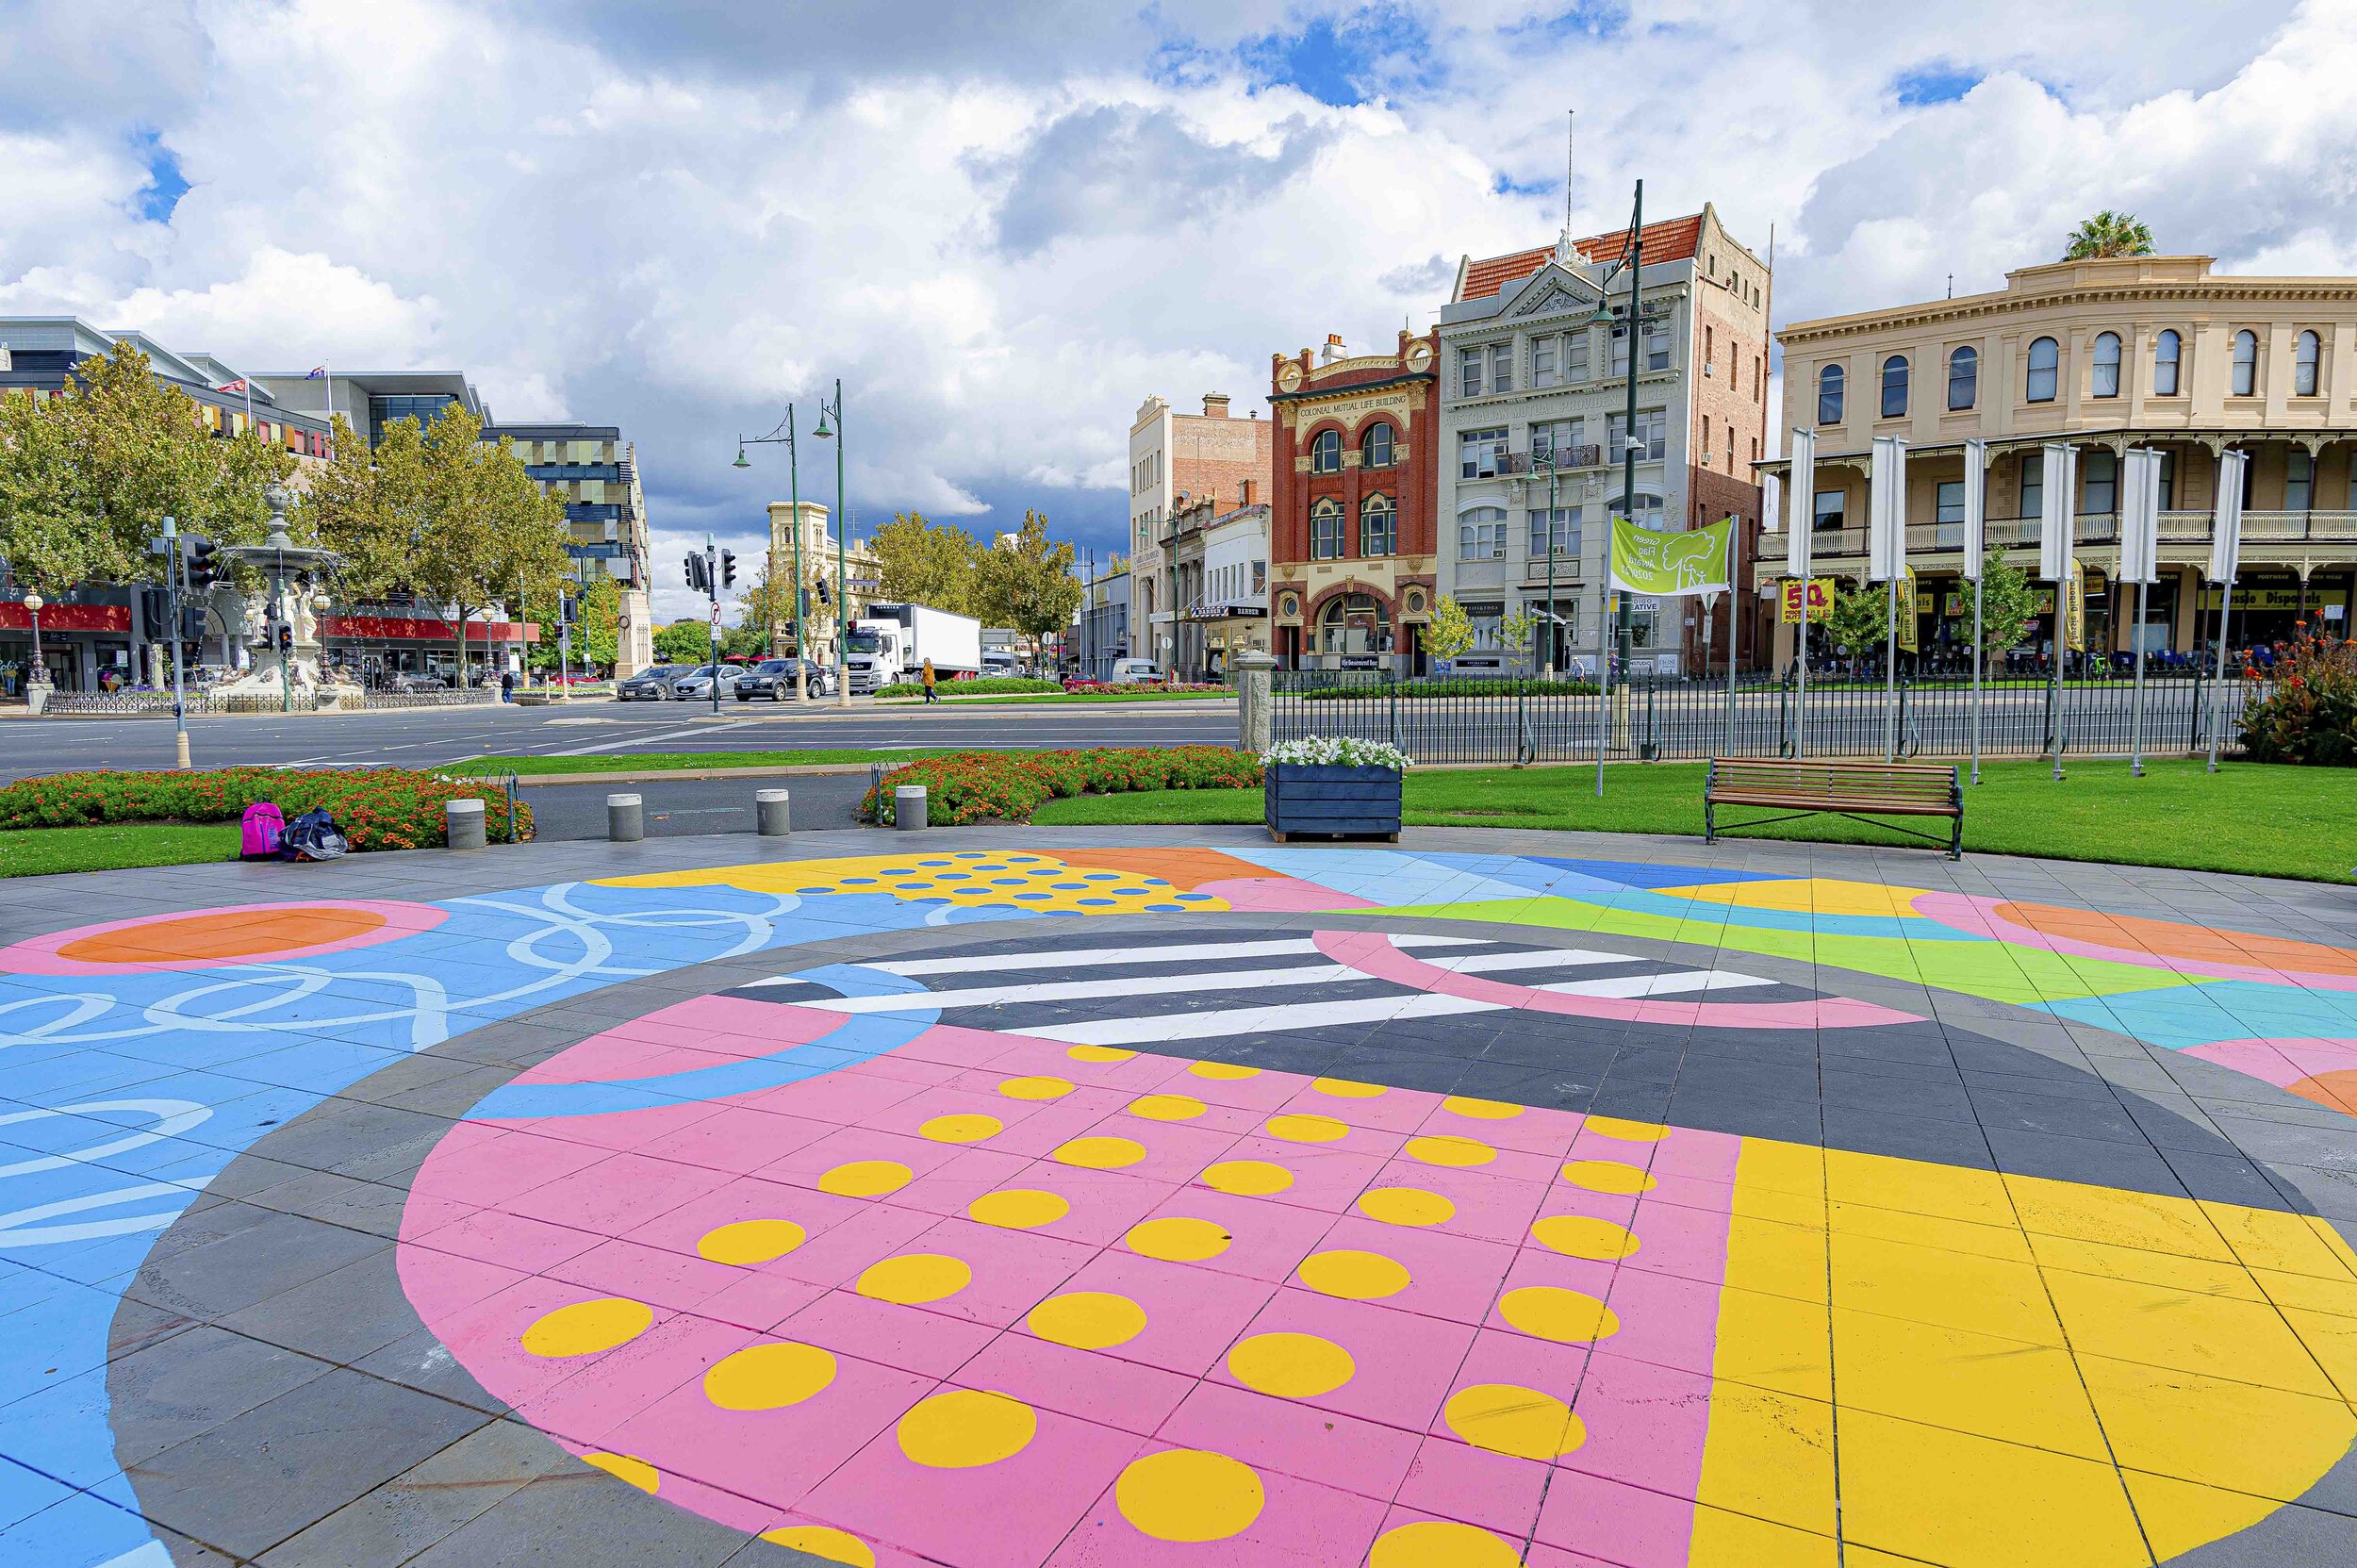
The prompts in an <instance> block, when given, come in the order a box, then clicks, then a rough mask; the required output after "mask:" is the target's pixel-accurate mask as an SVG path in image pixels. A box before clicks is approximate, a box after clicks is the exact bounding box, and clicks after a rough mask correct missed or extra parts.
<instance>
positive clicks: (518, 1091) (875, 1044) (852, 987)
mask: <svg viewBox="0 0 2357 1568" xmlns="http://www.w3.org/2000/svg"><path fill="white" fill-rule="evenodd" d="M792 978H794V979H796V980H806V981H809V982H811V983H812V984H814V985H823V986H825V987H826V988H827V989H829V990H831V991H832V992H834V993H835V994H836V995H837V996H843V997H885V996H911V995H914V996H927V995H930V994H931V993H930V992H929V991H928V990H927V988H926V986H925V985H924V983H923V982H921V981H915V980H909V979H906V978H904V977H902V976H899V975H894V974H887V973H885V972H884V971H883V970H882V969H869V968H865V967H862V966H859V965H856V964H830V965H827V966H823V967H821V968H816V969H804V970H801V971H800V972H799V973H798V974H796V975H794V976H793V977H792ZM940 1019H941V1009H939V1008H937V1007H927V1008H917V1009H913V1010H911V1011H910V1012H907V1013H896V1014H893V1015H889V1016H865V1015H851V1016H848V1017H846V1018H845V1019H844V1020H843V1022H842V1023H840V1024H838V1025H836V1026H835V1027H834V1028H833V1029H832V1030H830V1031H828V1032H826V1033H825V1034H823V1035H821V1036H819V1037H818V1038H817V1039H816V1040H812V1041H807V1042H805V1043H803V1044H801V1045H789V1046H787V1047H785V1048H783V1049H781V1050H780V1051H778V1052H777V1053H776V1054H775V1055H771V1056H758V1057H751V1058H748V1059H747V1060H745V1061H742V1062H729V1063H724V1064H721V1065H717V1066H711V1067H693V1068H689V1069H688V1070H687V1071H685V1072H676V1073H664V1074H661V1075H659V1076H657V1077H653V1078H632V1079H618V1080H613V1081H603V1082H592V1083H510V1084H507V1085H506V1086H504V1087H503V1088H498V1089H494V1090H492V1091H491V1092H490V1093H489V1094H487V1095H486V1096H484V1097H483V1098H482V1100H481V1101H480V1102H479V1103H478V1104H477V1105H476V1106H475V1108H474V1109H473V1110H472V1111H470V1112H469V1113H468V1114H467V1119H468V1120H469V1121H525V1120H535V1119H537V1118H540V1117H544V1116H604V1115H611V1114H614V1113H616V1112H619V1111H649V1110H653V1109H656V1108H658V1107H661V1106H666V1105H686V1104H691V1103H693V1102H694V1101H697V1100H705V1099H721V1098H726V1097H728V1096H730V1095H750V1094H758V1093H759V1092H761V1091H762V1090H764V1089H778V1088H783V1087H784V1086H785V1085H786V1084H788V1083H799V1082H801V1081H803V1080H805V1079H812V1078H816V1077H818V1076H819V1075H820V1074H821V1073H831V1072H834V1071H836V1070H838V1069H840V1068H843V1067H851V1066H857V1065H859V1064H860V1063H862V1062H872V1061H874V1060H875V1059H876V1058H877V1057H879V1056H882V1054H883V1053H884V1052H886V1051H888V1050H892V1049H894V1048H898V1047H900V1046H905V1045H907V1044H908V1043H909V1042H910V1041H911V1040H914V1039H915V1038H916V1037H917V1036H918V1035H920V1034H922V1033H924V1032H926V1031H927V1030H929V1029H931V1027H932V1026H933V1025H934V1024H935V1023H938V1022H939V1021H940Z"/></svg>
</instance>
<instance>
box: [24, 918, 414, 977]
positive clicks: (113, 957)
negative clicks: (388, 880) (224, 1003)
mask: <svg viewBox="0 0 2357 1568" xmlns="http://www.w3.org/2000/svg"><path fill="white" fill-rule="evenodd" d="M384 925H385V916H382V915H379V914H377V913H376V912H374V911H373V910H366V909H339V908H336V907H334V906H332V905H322V906H321V907H318V908H301V909H268V910H255V911H251V912H249V911H244V910H232V911H227V912H223V913H219V914H212V915H190V916H183V917H182V918H180V919H176V920H150V921H148V922H146V923H145V924H143V925H137V926H126V927H124V928H123V929H121V930H118V931H105V932H97V933H92V934H91V935H89V936H84V937H80V938H77V939H76V940H74V941H72V942H68V943H67V944H66V945H65V946H64V947H62V948H59V949H58V957H59V958H71V959H74V960H76V961H78V962H80V963H84V964H154V963H158V962H169V961H171V960H173V959H194V958H248V957H255V956H259V955H264V954H269V953H282V952H287V951H289V950H296V949H305V948H317V947H321V946H323V945H325V944H327V943H330V942H349V941H351V940H352V939H353V938H354V937H357V936H366V935H368V934H369V933H371V932H373V931H379V930H382V929H383V928H384Z"/></svg>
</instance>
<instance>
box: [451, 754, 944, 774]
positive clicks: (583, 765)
mask: <svg viewBox="0 0 2357 1568" xmlns="http://www.w3.org/2000/svg"><path fill="white" fill-rule="evenodd" d="M943 754H944V753H943V752H941V751H859V750H855V749H854V750H846V749H842V748H837V749H834V750H826V749H821V750H818V751H601V752H598V753H597V754H595V755H593V756H586V757H469V758H468V759H467V760H466V761H464V762H453V763H446V764H444V765H443V766H441V767H437V768H436V769H435V771H436V772H437V773H449V774H453V775H455V776H457V777H461V778H480V777H486V776H490V777H496V776H498V775H499V774H502V773H638V772H648V773H655V772H663V773H668V772H672V771H674V770H677V769H681V768H701V767H816V766H818V765H821V764H826V763H847V762H849V763H858V762H888V763H891V764H892V765H893V766H895V767H898V766H899V765H900V764H901V763H904V762H915V760H916V759H917V758H919V757H933V756H941V755H943Z"/></svg>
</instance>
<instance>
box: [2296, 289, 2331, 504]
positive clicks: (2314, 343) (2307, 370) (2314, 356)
mask: <svg viewBox="0 0 2357 1568" xmlns="http://www.w3.org/2000/svg"><path fill="white" fill-rule="evenodd" d="M2323 360H2324V343H2323V341H2322V340H2321V339H2319V338H2317V337H2316V334H2315V333H2313V332H2303V333H2301V334H2300V335H2299V338H2297V339H2296V340H2295V341H2294V342H2293V344H2292V396H2294V397H2296V398H2312V397H2315V396H2316V370H2317V367H2318V366H2319V365H2320V364H2322V362H2323ZM2303 510H2304V508H2303Z"/></svg>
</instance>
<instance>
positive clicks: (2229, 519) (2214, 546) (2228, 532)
mask: <svg viewBox="0 0 2357 1568" xmlns="http://www.w3.org/2000/svg"><path fill="white" fill-rule="evenodd" d="M2249 466H2250V454H2249V453H2247V452H2242V451H2231V452H2221V453H2219V454H2217V510H2216V511H2215V512H2213V513H2212V514H2211V517H2212V521H2211V524H2210V581H2211V582H2212V583H2231V582H2233V580H2234V574H2235V573H2236V572H2237V571H2240V570H2241V569H2242V484H2243V470H2245V469H2246V468H2247V467H2249Z"/></svg>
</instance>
